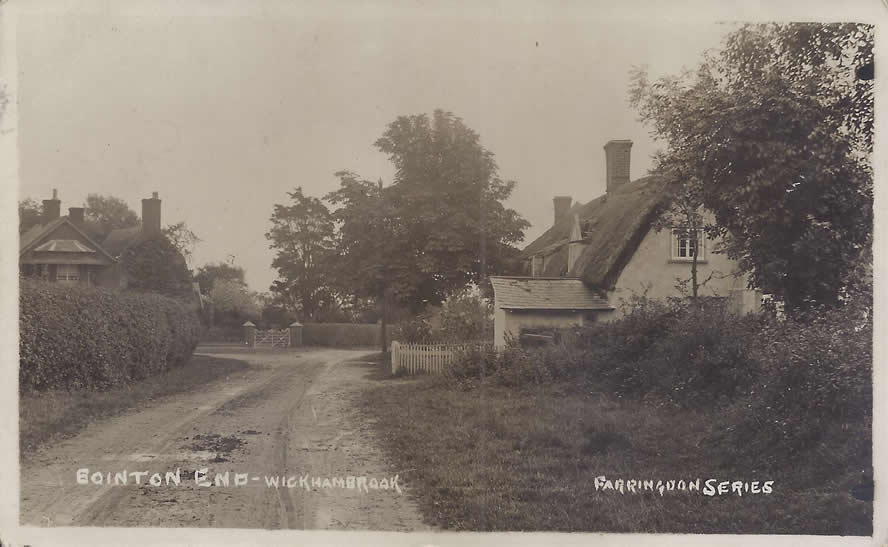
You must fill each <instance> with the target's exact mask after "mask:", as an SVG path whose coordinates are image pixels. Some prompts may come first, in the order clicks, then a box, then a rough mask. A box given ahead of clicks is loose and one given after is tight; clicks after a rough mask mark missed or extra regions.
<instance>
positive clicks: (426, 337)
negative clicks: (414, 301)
mask: <svg viewBox="0 0 888 547" xmlns="http://www.w3.org/2000/svg"><path fill="white" fill-rule="evenodd" d="M394 336H395V340H398V341H399V342H401V343H406V344H459V343H465V342H471V341H475V340H486V341H489V340H493V305H492V303H491V302H490V301H489V300H487V299H485V298H483V297H481V296H480V295H477V294H473V293H472V292H469V291H463V292H457V293H454V294H452V295H450V296H449V297H448V298H447V299H446V300H444V302H443V303H442V304H441V307H440V308H435V309H433V310H430V311H427V312H426V313H423V314H422V315H419V316H418V317H414V318H413V319H411V320H409V321H402V322H401V323H400V325H399V326H398V329H397V330H396V331H395V333H394Z"/></svg>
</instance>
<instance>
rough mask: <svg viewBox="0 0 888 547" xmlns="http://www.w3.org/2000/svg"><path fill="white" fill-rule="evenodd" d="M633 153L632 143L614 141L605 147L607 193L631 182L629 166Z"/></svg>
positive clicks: (628, 141)
mask: <svg viewBox="0 0 888 547" xmlns="http://www.w3.org/2000/svg"><path fill="white" fill-rule="evenodd" d="M631 151H632V141H630V140H613V141H608V142H607V144H605V145H604V159H605V164H606V173H605V175H606V177H607V178H606V180H607V191H608V192H610V191H611V190H613V189H614V188H616V187H617V186H619V185H621V184H625V183H627V182H629V180H630V179H629V164H630V161H629V160H630V157H631Z"/></svg>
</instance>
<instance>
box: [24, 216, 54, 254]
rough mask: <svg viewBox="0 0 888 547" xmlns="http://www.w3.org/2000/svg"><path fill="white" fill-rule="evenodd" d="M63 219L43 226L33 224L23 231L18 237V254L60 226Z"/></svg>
mask: <svg viewBox="0 0 888 547" xmlns="http://www.w3.org/2000/svg"><path fill="white" fill-rule="evenodd" d="M64 219H65V217H59V218H57V219H55V220H53V221H51V222H49V223H47V224H45V225H42V224H35V225H34V226H31V227H30V228H28V229H27V230H25V233H23V234H22V235H20V236H19V254H21V253H22V252H24V251H25V250H26V249H27V248H28V247H29V246H30V245H31V243H34V241H36V240H37V238H39V237H40V236H42V235H43V234H44V233H48V232H50V231H52V230H55V228H56V227H57V226H59V225H61V224H62V222H64Z"/></svg>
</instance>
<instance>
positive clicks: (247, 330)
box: [244, 321, 256, 348]
mask: <svg viewBox="0 0 888 547" xmlns="http://www.w3.org/2000/svg"><path fill="white" fill-rule="evenodd" d="M244 344H246V345H248V346H250V347H251V348H255V347H256V325H254V324H253V322H252V321H247V322H246V323H244Z"/></svg>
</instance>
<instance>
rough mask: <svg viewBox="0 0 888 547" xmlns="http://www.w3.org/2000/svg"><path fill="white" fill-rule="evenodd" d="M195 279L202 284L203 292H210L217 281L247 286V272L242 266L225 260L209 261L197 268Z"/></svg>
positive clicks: (201, 290)
mask: <svg viewBox="0 0 888 547" xmlns="http://www.w3.org/2000/svg"><path fill="white" fill-rule="evenodd" d="M194 280H195V281H197V283H198V284H199V285H200V292H201V294H207V295H208V294H210V290H212V288H213V286H214V285H215V283H216V282H217V281H231V282H234V283H237V284H240V285H243V286H246V284H247V282H246V272H244V269H243V268H241V267H240V266H235V265H234V264H226V263H225V262H216V263H212V262H211V263H207V264H204V265H203V266H201V267H199V268H198V269H197V273H196V274H195V275H194Z"/></svg>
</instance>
